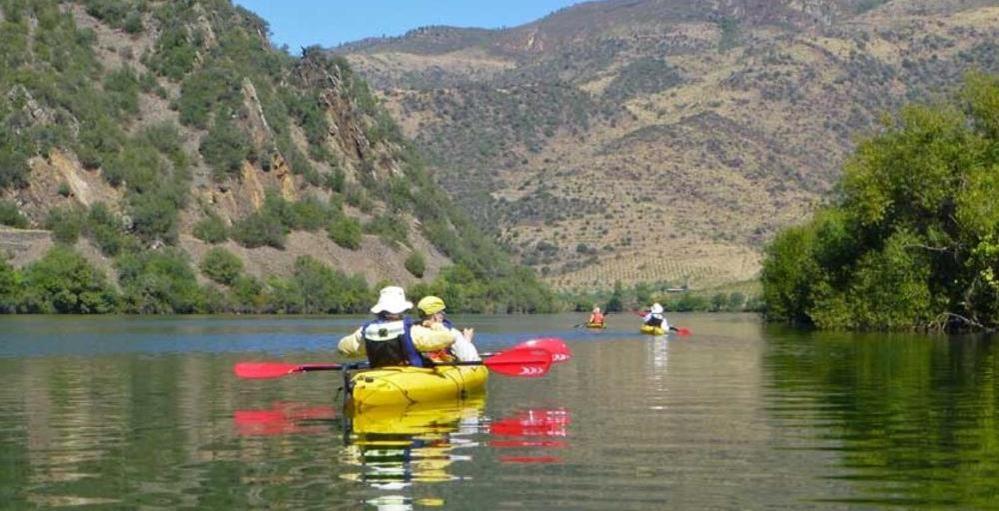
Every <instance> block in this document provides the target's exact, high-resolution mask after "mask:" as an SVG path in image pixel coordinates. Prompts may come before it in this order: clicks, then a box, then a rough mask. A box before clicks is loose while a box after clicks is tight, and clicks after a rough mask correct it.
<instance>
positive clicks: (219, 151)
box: [200, 119, 252, 181]
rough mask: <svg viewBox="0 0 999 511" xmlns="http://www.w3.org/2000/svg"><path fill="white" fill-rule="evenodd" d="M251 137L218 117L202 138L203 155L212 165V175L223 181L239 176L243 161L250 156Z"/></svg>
mask: <svg viewBox="0 0 999 511" xmlns="http://www.w3.org/2000/svg"><path fill="white" fill-rule="evenodd" d="M251 149H252V144H251V143H250V137H249V136H247V135H246V133H244V132H243V130H242V129H240V128H238V127H237V126H236V125H235V124H233V123H231V122H229V121H228V120H220V119H216V121H215V124H214V125H213V126H212V129H211V130H210V131H209V132H208V134H206V135H205V136H204V137H202V139H201V148H200V151H201V156H203V157H204V158H205V162H206V163H208V165H210V166H211V167H212V175H213V176H214V177H215V179H216V180H218V181H222V180H224V179H226V178H228V177H238V176H239V173H240V169H241V168H242V165H243V162H244V161H246V160H247V159H248V158H249V157H250V151H251Z"/></svg>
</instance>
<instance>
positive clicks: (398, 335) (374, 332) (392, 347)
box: [361, 317, 424, 367]
mask: <svg viewBox="0 0 999 511" xmlns="http://www.w3.org/2000/svg"><path fill="white" fill-rule="evenodd" d="M412 329H413V320H412V319H410V318H408V317H406V318H403V319H401V320H394V321H384V320H380V319H376V320H374V321H372V322H370V323H367V324H365V325H364V326H362V327H361V337H362V338H363V339H364V351H365V352H366V353H367V354H368V363H369V364H371V367H384V366H413V367H424V364H423V357H422V356H420V352H419V351H417V350H416V346H414V345H413V337H412V334H411V332H412Z"/></svg>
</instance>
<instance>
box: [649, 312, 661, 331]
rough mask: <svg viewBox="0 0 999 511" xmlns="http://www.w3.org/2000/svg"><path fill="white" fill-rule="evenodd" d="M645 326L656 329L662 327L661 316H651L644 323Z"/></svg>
mask: <svg viewBox="0 0 999 511" xmlns="http://www.w3.org/2000/svg"><path fill="white" fill-rule="evenodd" d="M645 324H646V325H649V326H654V327H657V328H658V327H661V326H663V316H662V314H653V315H652V316H651V317H650V318H649V319H648V320H646V321H645Z"/></svg>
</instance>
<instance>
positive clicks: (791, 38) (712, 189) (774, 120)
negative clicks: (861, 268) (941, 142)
mask: <svg viewBox="0 0 999 511" xmlns="http://www.w3.org/2000/svg"><path fill="white" fill-rule="evenodd" d="M997 26H999V4H996V2H992V1H981V0H975V1H962V0H954V1H948V2H928V1H922V0H893V1H863V0H858V1H852V0H842V1H822V0H817V1H793V0H788V1H781V2H756V1H751V0H746V1H717V2H704V3H697V4H691V3H689V2H678V1H672V0H641V1H623V0H622V1H618V0H615V1H609V2H588V3H585V4H579V5H576V6H572V7H567V8H565V9H562V10H560V11H557V12H555V13H552V14H550V15H549V16H546V17H544V18H542V19H540V20H537V21H534V22H531V23H527V24H524V25H521V26H518V27H512V28H506V29H495V30H491V31H487V32H476V33H475V34H476V35H475V38H474V40H473V38H467V37H464V35H461V36H460V37H459V36H455V34H465V32H462V30H465V29H457V30H458V31H457V32H453V33H452V32H451V31H452V30H455V29H450V28H441V27H431V28H426V29H422V30H420V31H414V32H413V33H411V34H410V35H408V36H403V37H399V38H392V39H388V40H381V41H378V40H368V41H366V42H365V43H364V45H363V46H360V47H359V46H351V45H345V46H342V47H340V48H336V49H334V50H333V51H334V53H337V54H342V55H344V56H345V57H346V58H347V59H348V60H349V61H350V62H351V63H352V64H353V65H354V66H355V68H356V69H357V70H358V72H360V73H361V74H363V75H364V76H365V77H366V78H367V79H368V80H369V82H370V83H371V84H372V85H373V86H374V87H375V88H376V89H378V91H379V94H380V96H381V97H382V98H383V100H384V101H385V104H386V105H387V107H388V108H389V109H390V110H392V111H393V113H394V114H395V116H396V118H399V119H401V126H402V128H403V130H404V132H405V133H406V134H407V135H409V136H411V137H413V138H414V139H415V140H417V143H418V144H419V145H420V146H421V147H422V148H423V149H425V150H426V151H428V152H429V153H430V154H431V156H432V160H431V161H432V163H433V164H434V167H435V175H436V177H437V179H438V181H439V182H440V183H441V184H442V186H444V187H445V188H447V189H448V191H449V192H450V193H451V194H452V196H454V197H455V198H456V199H457V200H458V201H459V202H460V203H462V204H463V205H465V207H466V208H468V209H471V210H473V212H474V215H475V216H476V218H477V220H478V221H479V223H480V224H482V225H494V226H495V229H494V232H495V233H496V235H497V236H499V237H500V239H501V240H502V241H503V243H504V244H506V245H507V246H508V247H509V248H510V249H512V250H514V251H515V252H516V253H518V254H519V256H520V260H521V261H522V262H524V263H526V264H529V265H530V266H532V267H534V268H535V269H536V270H538V271H539V272H540V273H542V275H544V278H545V279H546V280H547V281H548V282H549V283H551V284H553V285H555V286H557V287H559V288H563V289H585V288H586V287H588V286H603V287H604V288H607V287H609V286H610V285H612V284H613V282H614V281H615V280H622V281H623V282H625V283H637V282H642V281H646V282H649V281H651V282H656V281H659V282H669V283H674V284H682V283H693V284H694V285H697V286H702V287H709V286H712V285H717V284H722V283H725V282H732V281H743V280H746V279H751V278H753V276H754V275H755V272H756V270H757V269H758V257H759V254H760V249H761V247H762V246H763V244H764V243H766V242H767V241H768V240H769V239H770V236H772V234H773V233H774V232H775V231H776V230H777V229H779V228H780V227H782V226H785V225H788V224H790V223H795V222H798V221H800V220H801V219H802V218H803V217H804V216H805V215H807V214H808V212H809V211H811V209H812V207H813V206H814V205H815V204H818V203H820V202H822V201H823V200H825V198H827V197H829V194H831V193H833V192H834V190H833V183H834V182H835V179H836V177H837V176H838V173H839V168H840V165H841V164H842V163H843V162H844V161H845V160H846V158H847V155H848V154H849V153H850V151H851V150H852V147H853V140H854V139H855V137H857V136H861V135H862V134H863V133H865V132H872V131H873V130H876V129H877V126H878V119H879V118H880V117H881V116H883V115H885V114H887V113H890V112H891V111H893V110H894V109H895V108H896V107H897V106H898V105H900V104H901V103H903V102H905V101H911V100H913V99H917V98H925V99H930V98H932V97H933V95H935V94H947V93H948V92H947V91H948V90H949V88H950V87H951V86H952V84H955V83H957V82H959V81H960V77H961V75H962V74H963V73H965V72H967V71H969V70H972V69H982V70H984V71H986V72H989V71H993V72H994V70H996V69H999V61H997V59H996V53H997V47H996V43H995V41H996V40H997V39H999V31H997V28H996V27H997ZM437 34H441V39H440V41H441V43H440V44H439V45H438V46H436V47H434V48H433V52H432V53H431V52H428V51H424V50H422V49H421V48H422V47H421V45H420V44H422V41H424V40H428V39H430V40H434V37H436V35H437ZM449 34H450V36H451V37H450V38H449ZM417 39H419V41H417ZM470 41H471V42H470ZM459 42H460V44H458V43H459ZM443 49H447V51H442V50H443ZM650 219H656V220H650ZM653 232H655V233H656V234H652V233H653ZM725 254H730V259H731V261H730V262H728V263H726V262H724V261H725V258H726V257H725ZM663 258H667V259H668V260H667V261H661V259H663ZM708 260H711V261H714V262H713V263H712V264H710V265H708V264H704V262H705V261H708ZM746 261H756V262H755V263H749V264H747V263H746ZM639 268H644V269H641V270H640V269H639ZM655 268H658V269H655Z"/></svg>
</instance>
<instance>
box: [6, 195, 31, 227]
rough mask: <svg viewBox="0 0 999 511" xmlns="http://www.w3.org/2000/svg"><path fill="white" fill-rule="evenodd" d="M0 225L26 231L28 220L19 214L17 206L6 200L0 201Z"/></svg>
mask: <svg viewBox="0 0 999 511" xmlns="http://www.w3.org/2000/svg"><path fill="white" fill-rule="evenodd" d="M0 225H6V226H9V227H16V228H18V229H27V228H28V219H27V218H25V217H24V215H23V214H21V210H20V209H18V207H17V204H14V203H13V202H11V201H8V200H0Z"/></svg>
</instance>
